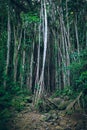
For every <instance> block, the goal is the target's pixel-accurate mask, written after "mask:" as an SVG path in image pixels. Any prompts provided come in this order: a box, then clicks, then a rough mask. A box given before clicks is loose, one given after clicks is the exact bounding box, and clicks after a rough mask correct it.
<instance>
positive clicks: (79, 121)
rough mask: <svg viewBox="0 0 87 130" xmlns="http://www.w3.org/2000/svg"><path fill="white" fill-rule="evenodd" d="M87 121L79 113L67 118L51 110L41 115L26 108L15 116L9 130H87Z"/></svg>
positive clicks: (61, 113)
mask: <svg viewBox="0 0 87 130" xmlns="http://www.w3.org/2000/svg"><path fill="white" fill-rule="evenodd" d="M86 119H87V118H86ZM86 119H85V120H84V119H83V117H82V116H81V115H80V114H78V113H77V114H74V115H72V116H66V115H64V114H63V112H61V111H60V112H57V111H55V110H51V111H50V112H49V113H43V114H41V113H39V112H36V111H35V110H30V107H26V108H25V109H24V110H23V111H21V112H19V113H17V114H15V116H14V118H13V119H12V120H11V122H10V124H9V126H10V128H9V130H87V120H86Z"/></svg>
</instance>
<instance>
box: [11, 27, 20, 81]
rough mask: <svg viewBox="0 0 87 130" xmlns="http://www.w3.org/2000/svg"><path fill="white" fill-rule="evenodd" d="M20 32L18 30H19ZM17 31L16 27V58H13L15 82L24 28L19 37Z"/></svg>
mask: <svg viewBox="0 0 87 130" xmlns="http://www.w3.org/2000/svg"><path fill="white" fill-rule="evenodd" d="M17 32H18V30H17ZM17 32H16V30H15V28H14V60H13V64H14V82H16V80H17V66H18V58H19V57H18V54H19V50H20V47H21V40H22V28H21V31H20V36H19V37H17V35H16V34H17Z"/></svg>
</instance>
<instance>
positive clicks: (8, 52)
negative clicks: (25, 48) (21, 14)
mask: <svg viewBox="0 0 87 130" xmlns="http://www.w3.org/2000/svg"><path fill="white" fill-rule="evenodd" d="M10 22H11V19H10V5H8V26H7V32H8V38H7V57H6V69H5V74H6V76H8V68H9V61H10V44H11V23H10ZM4 86H5V87H6V80H5V81H4Z"/></svg>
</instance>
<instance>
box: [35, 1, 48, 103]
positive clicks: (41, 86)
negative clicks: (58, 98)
mask: <svg viewBox="0 0 87 130" xmlns="http://www.w3.org/2000/svg"><path fill="white" fill-rule="evenodd" d="M43 20H44V24H45V25H44V29H43V31H44V32H43V36H44V38H43V39H44V51H43V64H42V70H41V75H40V79H39V82H38V86H39V89H37V91H36V97H35V103H36V102H37V101H38V100H39V99H40V97H41V96H43V92H44V69H45V61H46V51H47V11H46V1H45V0H44V18H43Z"/></svg>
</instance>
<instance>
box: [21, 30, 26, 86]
mask: <svg viewBox="0 0 87 130" xmlns="http://www.w3.org/2000/svg"><path fill="white" fill-rule="evenodd" d="M25 32H26V31H25V29H24V45H23V58H22V73H21V88H22V87H23V83H24V71H25V55H26V52H25V35H26V34H25Z"/></svg>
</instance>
